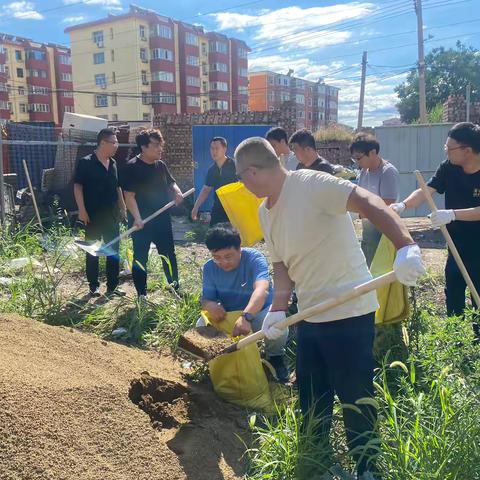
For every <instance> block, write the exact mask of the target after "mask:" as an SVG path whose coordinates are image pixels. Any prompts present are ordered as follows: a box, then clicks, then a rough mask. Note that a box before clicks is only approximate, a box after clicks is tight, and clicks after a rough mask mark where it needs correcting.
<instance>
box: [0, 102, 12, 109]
mask: <svg viewBox="0 0 480 480" xmlns="http://www.w3.org/2000/svg"><path fill="white" fill-rule="evenodd" d="M0 110H10V102H6V101H5V100H0Z"/></svg>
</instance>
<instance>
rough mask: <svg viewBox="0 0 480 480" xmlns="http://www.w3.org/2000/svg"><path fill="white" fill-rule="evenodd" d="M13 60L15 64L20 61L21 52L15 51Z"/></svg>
mask: <svg viewBox="0 0 480 480" xmlns="http://www.w3.org/2000/svg"><path fill="white" fill-rule="evenodd" d="M15 60H16V61H17V62H19V61H21V60H22V51H21V50H15Z"/></svg>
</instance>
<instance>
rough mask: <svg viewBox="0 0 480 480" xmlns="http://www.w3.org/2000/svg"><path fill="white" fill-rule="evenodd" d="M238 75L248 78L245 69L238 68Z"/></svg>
mask: <svg viewBox="0 0 480 480" xmlns="http://www.w3.org/2000/svg"><path fill="white" fill-rule="evenodd" d="M238 74H239V75H240V76H241V77H248V69H246V68H240V69H239V71H238Z"/></svg>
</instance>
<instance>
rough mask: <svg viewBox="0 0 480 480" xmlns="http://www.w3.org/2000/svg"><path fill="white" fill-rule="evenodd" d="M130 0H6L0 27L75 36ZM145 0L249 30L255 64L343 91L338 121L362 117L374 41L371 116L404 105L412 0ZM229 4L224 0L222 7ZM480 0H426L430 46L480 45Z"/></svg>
mask: <svg viewBox="0 0 480 480" xmlns="http://www.w3.org/2000/svg"><path fill="white" fill-rule="evenodd" d="M129 3H130V2H129V1H126V0H84V1H79V0H48V1H45V0H32V1H13V2H12V1H9V0H2V2H1V4H0V32H5V33H11V34H15V35H20V36H26V37H29V38H32V39H34V40H39V41H50V42H58V43H63V44H66V45H68V43H69V38H68V35H65V34H64V33H63V30H64V28H66V27H67V26H69V25H73V24H76V23H83V22H86V21H91V20H95V19H98V18H102V17H105V16H106V15H107V14H108V13H112V14H120V13H122V12H125V11H127V10H128V6H129ZM136 3H137V4H138V5H139V6H141V7H144V8H151V9H154V10H156V11H157V12H159V13H161V14H162V15H166V16H170V17H172V18H176V19H179V20H183V21H185V22H189V23H195V24H199V25H202V26H204V27H205V29H206V30H217V31H222V32H224V33H225V34H227V35H229V36H235V37H237V38H241V39H243V40H245V41H246V42H247V44H248V45H249V46H250V47H251V49H252V52H251V54H250V60H249V62H250V68H251V69H252V70H263V69H269V70H274V71H277V72H280V73H286V72H287V71H288V69H289V68H292V69H293V70H294V72H295V75H297V76H299V77H303V78H307V79H309V80H317V79H318V78H319V77H321V78H324V79H325V81H326V82H327V83H330V84H332V85H335V86H338V87H340V88H341V91H340V104H339V121H340V122H343V123H347V124H350V125H356V115H357V108H358V96H359V90H360V62H361V57H362V51H363V50H366V51H368V69H367V75H368V76H367V85H366V101H365V115H364V124H365V125H378V124H381V122H382V120H385V119H387V118H391V117H393V116H396V115H397V112H396V109H395V103H396V101H397V99H396V95H395V93H394V90H393V89H394V86H395V85H398V84H399V83H401V81H402V80H403V79H404V78H405V76H406V73H405V72H406V71H407V70H408V68H409V67H410V66H412V65H414V64H415V62H416V60H417V47H416V40H417V35H416V16H415V12H414V7H413V0H371V1H342V0H327V1H321V0H320V1H319V0H317V1H313V0H312V1H310V0H303V1H302V0H297V1H292V0H274V1H272V0H267V1H248V0H243V1H242V0H222V2H219V1H218V0H217V1H213V0H204V1H203V2H201V3H200V2H193V1H190V0H180V1H177V2H158V1H154V0H136ZM220 5H221V7H220ZM479 7H480V0H423V9H424V12H423V24H424V35H425V39H426V44H425V52H426V53H428V52H429V51H430V50H431V49H432V48H435V47H438V46H445V47H450V46H454V45H455V43H456V41H457V40H461V41H462V42H463V43H465V44H467V45H471V46H473V47H476V48H479V49H480V8H479Z"/></svg>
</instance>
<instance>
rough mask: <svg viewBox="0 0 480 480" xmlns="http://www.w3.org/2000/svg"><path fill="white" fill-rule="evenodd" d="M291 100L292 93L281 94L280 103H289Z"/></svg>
mask: <svg viewBox="0 0 480 480" xmlns="http://www.w3.org/2000/svg"><path fill="white" fill-rule="evenodd" d="M289 100H290V92H280V101H282V102H288V101H289Z"/></svg>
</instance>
